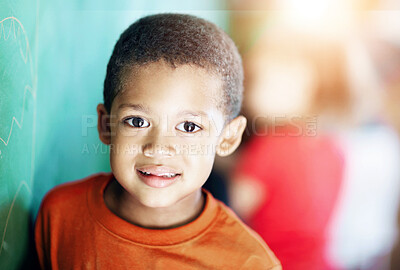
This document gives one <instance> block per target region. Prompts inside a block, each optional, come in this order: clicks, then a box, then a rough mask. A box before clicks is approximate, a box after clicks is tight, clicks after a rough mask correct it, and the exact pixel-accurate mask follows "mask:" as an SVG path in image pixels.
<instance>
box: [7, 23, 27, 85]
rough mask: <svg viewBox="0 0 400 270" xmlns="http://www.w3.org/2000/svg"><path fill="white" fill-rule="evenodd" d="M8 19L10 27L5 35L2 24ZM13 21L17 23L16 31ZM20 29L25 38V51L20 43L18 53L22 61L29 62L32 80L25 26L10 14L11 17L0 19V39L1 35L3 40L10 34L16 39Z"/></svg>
mask: <svg viewBox="0 0 400 270" xmlns="http://www.w3.org/2000/svg"><path fill="white" fill-rule="evenodd" d="M8 20H11V24H10V28H9V30H8V34H7V36H6V27H5V26H4V23H5V22H6V21H8ZM15 23H18V32H17V33H16V32H15ZM21 30H22V33H23V35H24V40H25V48H24V49H25V53H24V50H23V49H22V46H21V44H20V48H19V51H20V54H21V57H22V60H23V61H24V63H25V64H26V63H28V60H29V64H30V69H31V79H32V80H33V64H32V57H31V48H30V45H29V40H28V36H27V34H26V32H25V28H24V26H23V25H22V23H21V22H20V21H19V20H18V19H17V18H15V17H13V16H11V17H7V18H4V19H2V20H0V39H1V37H2V36H3V39H4V40H8V39H9V37H10V35H12V36H14V39H17V37H19V35H20V31H21Z"/></svg>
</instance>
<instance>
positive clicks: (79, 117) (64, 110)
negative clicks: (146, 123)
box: [0, 0, 226, 269]
mask: <svg viewBox="0 0 400 270" xmlns="http://www.w3.org/2000/svg"><path fill="white" fill-rule="evenodd" d="M220 5H221V4H220V3H219V2H218V1H213V0H207V1H200V0H190V1H185V2H184V3H182V2H181V1H178V0H173V1H161V0H157V1H155V0H151V1H149V0H147V1H145V0H140V1H127V0H126V1H125V0H121V1H108V0H96V1H95V0H85V1H81V0H75V1H74V0H73V1H59V0H40V1H39V0H13V1H11V0H0V22H1V23H0V242H1V247H0V269H19V268H20V267H21V265H22V263H23V262H24V260H25V258H26V255H28V252H29V251H28V250H29V249H28V245H29V243H28V241H29V239H30V234H29V232H30V230H31V228H32V223H33V221H34V219H35V216H36V213H37V210H38V208H39V205H40V201H41V199H42V198H43V196H44V195H45V193H46V192H47V191H48V190H50V189H51V188H52V187H54V186H55V185H57V184H60V183H63V182H66V181H71V180H75V179H79V178H83V177H85V176H87V175H90V174H92V173H95V172H99V171H109V170H110V168H109V160H108V148H107V147H105V146H104V145H102V144H101V142H100V140H99V139H98V135H97V128H96V121H97V116H96V105H97V104H98V103H99V102H102V88H103V81H104V77H105V71H106V65H107V62H108V59H109V57H110V55H111V52H112V48H113V46H114V44H115V42H116V40H117V39H118V37H119V35H120V33H121V32H122V31H123V30H124V29H125V28H126V27H127V26H128V25H129V24H131V23H132V22H133V21H135V20H136V19H138V18H140V17H142V16H144V15H148V14H153V13H159V12H181V13H190V14H194V15H197V16H200V17H203V18H206V19H208V20H211V21H213V22H215V23H217V24H218V25H220V26H222V27H223V28H225V27H224V22H226V12H225V11H224V10H223V9H222V8H221V7H220Z"/></svg>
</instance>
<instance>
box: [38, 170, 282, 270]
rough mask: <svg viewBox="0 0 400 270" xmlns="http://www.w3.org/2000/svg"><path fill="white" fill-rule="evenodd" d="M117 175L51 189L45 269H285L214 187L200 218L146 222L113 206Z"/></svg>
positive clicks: (41, 244)
mask: <svg viewBox="0 0 400 270" xmlns="http://www.w3.org/2000/svg"><path fill="white" fill-rule="evenodd" d="M112 178H113V176H112V174H104V173H101V174H97V175H93V176H90V177H88V178H86V179H83V180H80V181H77V182H72V183H67V184H63V185H61V186H58V187H56V188H55V189H53V190H52V191H51V192H49V193H48V194H47V195H46V196H45V198H44V199H43V202H42V205H41V207H40V210H39V214H38V217H37V219H36V224H35V241H36V249H37V254H38V259H39V262H40V265H41V267H42V268H43V269H50V268H51V269H146V270H147V269H251V270H256V269H281V266H280V263H279V261H278V260H277V258H276V257H275V255H274V254H273V253H272V251H271V250H270V249H269V248H268V246H267V245H266V244H265V243H264V242H263V240H261V238H260V237H259V236H258V235H257V234H256V233H254V232H253V231H252V230H251V229H249V228H248V227H247V226H246V225H244V224H243V223H242V222H241V221H240V220H239V219H238V218H237V217H236V215H235V214H234V213H233V212H232V211H231V210H230V209H229V208H228V207H226V206H225V205H224V204H223V203H221V202H219V201H218V200H216V199H214V198H213V197H212V195H211V194H210V193H209V192H207V191H204V192H205V193H206V195H207V196H206V203H205V207H204V210H203V212H202V213H201V215H200V216H199V217H198V218H197V219H195V220H194V221H192V222H190V223H188V224H186V225H184V226H181V227H178V228H173V229H164V230H156V229H145V228H142V227H139V226H136V225H133V224H131V223H129V222H127V221H125V220H123V219H121V218H119V217H118V216H116V215H115V214H113V213H112V212H111V211H110V210H109V209H108V208H107V206H106V204H105V202H104V199H103V193H104V190H105V188H106V186H107V184H108V183H109V182H110V181H111V180H112Z"/></svg>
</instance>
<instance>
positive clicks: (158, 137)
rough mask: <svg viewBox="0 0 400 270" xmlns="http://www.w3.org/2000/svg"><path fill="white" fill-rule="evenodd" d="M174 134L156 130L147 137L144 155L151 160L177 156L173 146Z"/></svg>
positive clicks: (164, 130)
mask: <svg viewBox="0 0 400 270" xmlns="http://www.w3.org/2000/svg"><path fill="white" fill-rule="evenodd" d="M173 137H174V136H173V134H169V133H168V132H167V130H166V128H164V129H161V128H160V129H158V128H154V129H153V130H152V131H151V132H150V133H149V134H148V136H147V139H146V141H145V143H144V144H143V147H142V151H143V155H144V156H146V157H151V158H168V157H173V156H175V154H176V149H175V147H174V145H173V144H172V141H173Z"/></svg>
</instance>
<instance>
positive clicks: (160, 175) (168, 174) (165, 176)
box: [140, 171, 176, 178]
mask: <svg viewBox="0 0 400 270" xmlns="http://www.w3.org/2000/svg"><path fill="white" fill-rule="evenodd" d="M140 172H141V173H142V174H144V175H151V173H149V172H144V171H140ZM157 176H159V177H164V178H172V177H175V176H176V174H175V173H162V174H157Z"/></svg>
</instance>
